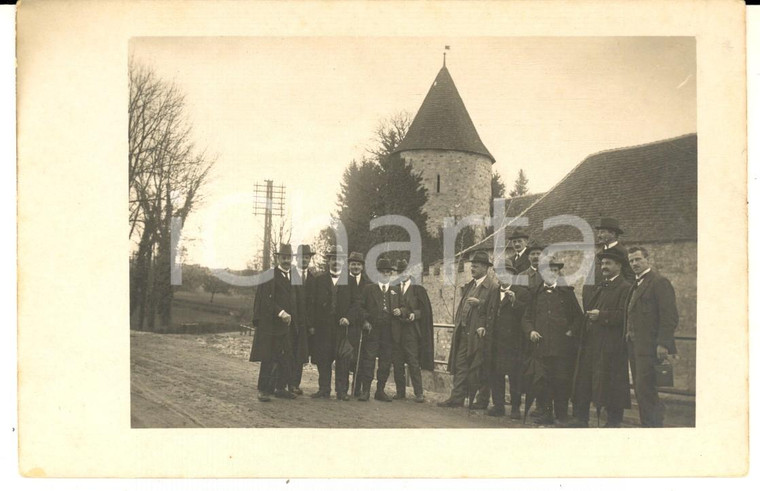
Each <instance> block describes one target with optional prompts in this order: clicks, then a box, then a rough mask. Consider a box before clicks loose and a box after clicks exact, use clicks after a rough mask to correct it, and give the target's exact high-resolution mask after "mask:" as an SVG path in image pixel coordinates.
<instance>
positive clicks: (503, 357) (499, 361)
mask: <svg viewBox="0 0 760 491" xmlns="http://www.w3.org/2000/svg"><path fill="white" fill-rule="evenodd" d="M509 289H510V290H511V291H513V292H514V293H515V302H514V304H512V303H511V302H510V301H509V297H508V296H507V295H506V294H504V298H501V297H502V293H501V289H500V288H498V287H497V288H494V289H493V292H491V299H490V300H489V306H490V311H489V320H488V327H487V330H486V331H487V334H486V343H487V345H488V346H490V348H488V351H489V354H490V362H489V365H490V382H491V383H490V386H491V396H492V398H493V404H494V406H496V407H502V408H503V407H504V404H506V397H505V396H506V394H505V392H506V391H505V390H504V389H505V385H504V384H505V380H504V377H505V376H508V377H509V396H510V400H511V405H512V408H513V409H515V408H519V407H520V399H521V394H522V392H521V390H522V388H521V384H520V381H521V378H522V363H523V351H524V350H525V342H526V340H525V334H524V333H523V330H522V318H523V314H524V312H525V307H526V305H527V304H528V303H529V302H530V293H529V292H528V290H527V288H524V287H521V286H515V285H512V286H511V287H510V288H509Z"/></svg>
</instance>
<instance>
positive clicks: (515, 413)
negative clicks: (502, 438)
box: [509, 407, 522, 419]
mask: <svg viewBox="0 0 760 491" xmlns="http://www.w3.org/2000/svg"><path fill="white" fill-rule="evenodd" d="M509 419H522V414H520V408H519V407H513V408H512V410H511V411H510V412H509Z"/></svg>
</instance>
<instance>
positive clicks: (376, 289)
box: [357, 284, 401, 392]
mask: <svg viewBox="0 0 760 491" xmlns="http://www.w3.org/2000/svg"><path fill="white" fill-rule="evenodd" d="M400 299H401V295H400V294H399V292H398V290H397V289H396V287H392V286H390V285H388V286H387V291H386V292H385V293H383V291H382V289H381V286H380V285H379V284H372V285H368V286H366V287H365V288H364V290H363V291H362V302H361V305H362V310H363V315H364V320H365V321H366V322H369V324H370V325H371V326H372V329H371V330H370V331H369V332H366V331H365V332H364V335H363V336H364V338H363V340H362V353H361V360H360V363H361V366H360V368H359V378H358V379H357V380H358V381H359V383H358V384H357V385H360V386H361V391H363V392H369V390H370V386H371V385H372V379H373V374H374V371H375V359H376V358H377V390H378V391H381V390H384V389H385V384H386V382H387V381H388V376H389V375H390V373H391V363H392V360H393V333H392V330H393V325H394V324H395V323H397V322H398V321H397V320H395V319H394V318H393V314H392V312H393V309H395V308H400ZM398 390H399V387H398V386H396V391H397V392H398Z"/></svg>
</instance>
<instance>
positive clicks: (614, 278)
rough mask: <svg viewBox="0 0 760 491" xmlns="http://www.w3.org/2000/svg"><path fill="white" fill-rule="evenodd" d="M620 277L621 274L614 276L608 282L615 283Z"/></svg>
mask: <svg viewBox="0 0 760 491" xmlns="http://www.w3.org/2000/svg"><path fill="white" fill-rule="evenodd" d="M618 276H620V273H618V274H616V275H615V276H613V277H612V278H610V279H609V280H607V281H609V282H613V281H615V280H616V279H617V277H618Z"/></svg>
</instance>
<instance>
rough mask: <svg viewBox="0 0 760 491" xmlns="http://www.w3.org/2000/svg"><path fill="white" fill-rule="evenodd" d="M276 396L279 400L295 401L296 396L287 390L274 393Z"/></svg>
mask: <svg viewBox="0 0 760 491" xmlns="http://www.w3.org/2000/svg"><path fill="white" fill-rule="evenodd" d="M274 396H275V397H277V398H279V399H295V398H296V395H295V394H294V393H292V392H290V391H288V390H285V389H278V390H276V391H274Z"/></svg>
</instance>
